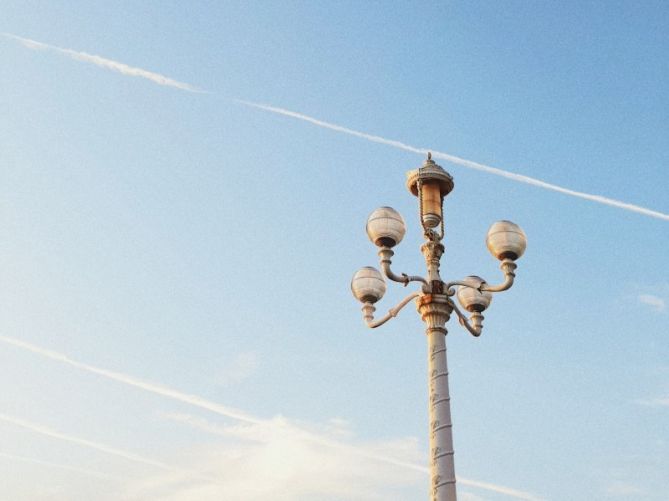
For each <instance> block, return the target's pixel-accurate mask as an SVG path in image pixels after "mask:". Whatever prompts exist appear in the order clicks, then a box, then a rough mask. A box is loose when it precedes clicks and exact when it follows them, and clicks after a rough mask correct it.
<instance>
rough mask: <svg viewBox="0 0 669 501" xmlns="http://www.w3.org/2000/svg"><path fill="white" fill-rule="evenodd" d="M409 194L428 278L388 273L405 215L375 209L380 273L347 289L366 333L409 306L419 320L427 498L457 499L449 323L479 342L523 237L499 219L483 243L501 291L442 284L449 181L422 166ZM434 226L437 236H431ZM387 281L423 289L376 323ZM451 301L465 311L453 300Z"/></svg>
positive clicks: (364, 275)
mask: <svg viewBox="0 0 669 501" xmlns="http://www.w3.org/2000/svg"><path fill="white" fill-rule="evenodd" d="M406 185H407V188H408V189H409V191H410V192H411V193H412V194H413V195H415V196H417V197H418V202H419V203H418V205H419V213H420V223H421V226H422V228H423V233H424V236H425V242H424V243H423V245H422V246H421V252H422V253H423V256H424V257H425V263H426V265H427V275H426V276H425V277H421V276H410V275H406V274H404V273H402V274H401V275H396V274H395V273H393V272H392V271H391V269H390V266H391V264H392V261H391V260H392V257H393V255H394V252H393V247H395V246H396V245H397V244H399V243H400V242H401V241H402V238H403V237H404V234H405V232H406V225H405V223H404V219H403V218H402V216H401V215H400V214H399V213H398V212H397V211H396V210H394V209H392V208H391V207H381V208H379V209H376V210H375V211H374V212H372V214H371V215H370V216H369V218H368V220H367V235H368V236H369V238H370V240H371V241H372V242H373V243H374V244H375V245H377V246H378V247H379V257H380V264H381V270H382V271H383V275H382V274H381V273H380V272H379V271H378V270H377V269H376V268H373V267H371V266H366V267H364V268H362V269H360V270H359V271H358V272H356V273H355V275H353V279H352V281H351V290H352V291H353V295H354V296H355V297H356V298H357V299H358V300H359V301H360V302H362V304H363V306H362V312H363V318H364V320H365V323H366V324H367V326H368V327H371V328H376V327H379V326H380V325H383V324H384V323H386V322H387V321H388V320H390V319H391V318H393V317H395V316H397V314H398V312H399V311H400V310H401V309H402V308H404V307H405V306H406V305H407V304H408V303H410V302H411V301H412V300H415V303H416V308H417V310H418V313H419V314H420V316H421V318H422V320H423V322H425V325H426V330H425V333H426V335H427V341H428V359H427V360H428V369H427V370H428V389H429V404H428V407H429V437H430V474H431V485H430V492H431V494H430V495H431V498H430V499H431V500H432V501H455V500H456V489H455V465H454V461H453V433H452V427H453V425H452V422H451V404H450V394H449V390H448V366H447V363H446V333H447V331H446V322H448V320H449V318H450V316H451V314H452V313H453V312H455V314H456V316H457V317H458V320H459V322H460V324H461V325H462V326H463V327H465V329H467V331H469V332H470V333H471V334H472V335H473V336H476V337H478V336H480V335H481V330H482V329H483V311H485V309H486V308H487V307H488V306H489V305H490V301H491V299H492V293H494V292H501V291H504V290H507V289H508V288H510V287H511V286H512V285H513V280H514V277H515V269H516V262H515V261H516V260H517V259H518V258H519V257H520V256H522V255H523V252H524V251H525V247H526V243H527V239H526V237H525V233H524V232H523V230H521V229H520V227H519V226H517V225H516V224H514V223H512V222H510V221H498V222H496V223H494V224H493V225H492V226H491V227H490V229H489V230H488V234H487V238H486V245H487V247H488V249H489V250H490V252H491V254H492V255H493V256H494V257H496V258H497V259H499V260H500V261H501V265H500V267H501V269H502V272H503V273H504V281H503V282H502V283H501V284H499V285H494V286H493V285H489V284H488V283H487V282H486V281H485V280H483V279H482V278H480V277H477V276H469V277H466V278H464V279H462V280H458V281H453V282H444V281H443V280H442V278H441V276H440V274H439V265H440V260H441V256H442V254H443V253H444V246H443V245H442V243H441V241H442V239H443V238H444V219H443V211H442V209H443V201H444V197H445V196H446V195H448V194H449V193H450V192H451V190H452V189H453V178H452V177H451V175H450V174H449V173H448V172H446V171H445V170H444V169H443V168H442V167H441V166H439V165H437V164H436V163H435V162H434V161H433V160H432V155H431V154H430V153H428V156H427V160H426V161H425V162H424V163H423V165H422V166H421V167H419V168H418V169H414V170H411V171H409V172H407V183H406ZM436 228H439V231H436ZM384 276H385V277H386V278H388V279H389V280H392V281H393V282H399V283H401V284H403V285H404V286H407V285H409V283H410V282H418V283H420V284H421V287H420V290H419V291H416V292H412V293H411V294H409V295H408V296H407V297H406V298H405V299H403V300H402V301H401V302H400V303H399V304H398V305H397V306H395V307H394V308H391V309H390V311H389V312H388V314H387V315H385V316H384V317H383V318H381V319H379V320H374V311H375V310H376V308H375V307H374V304H375V303H376V302H377V301H379V300H380V299H381V298H382V297H383V295H384V294H385V292H386V282H385V279H384ZM453 296H456V298H457V300H458V302H459V303H460V305H461V306H462V308H463V310H465V311H466V312H468V313H469V318H467V316H466V314H465V313H464V312H463V311H461V310H460V309H459V308H458V307H457V305H456V304H455V302H454V301H453Z"/></svg>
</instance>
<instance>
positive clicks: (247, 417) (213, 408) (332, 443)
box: [0, 336, 541, 501]
mask: <svg viewBox="0 0 669 501" xmlns="http://www.w3.org/2000/svg"><path fill="white" fill-rule="evenodd" d="M0 342H2V343H5V344H8V345H11V346H15V347H17V348H20V349H23V350H26V351H30V352H32V353H35V354H36V355H39V356H41V357H44V358H47V359H50V360H54V361H57V362H60V363H63V364H66V365H69V366H71V367H75V368H77V369H80V370H83V371H86V372H89V373H92V374H97V375H99V376H103V377H105V378H108V379H111V380H113V381H116V382H119V383H123V384H126V385H128V386H131V387H133V388H137V389H141V390H144V391H147V392H150V393H153V394H156V395H160V396H163V397H166V398H169V399H172V400H176V401H178V402H182V403H186V404H189V405H192V406H194V407H197V408H200V409H205V410H208V411H210V412H213V413H215V414H218V415H220V416H224V417H227V418H231V419H235V420H237V421H240V422H241V423H244V424H245V425H254V426H256V428H249V427H248V426H247V427H246V428H244V427H241V428H239V430H240V433H243V432H248V431H249V430H254V431H257V430H268V429H269V430H275V431H276V430H280V431H281V434H282V437H283V440H287V441H291V440H293V441H298V442H300V441H301V442H310V443H312V444H314V445H315V446H320V447H323V446H325V447H327V448H328V449H329V450H339V451H345V452H347V454H348V455H349V456H350V455H351V451H352V450H356V451H357V449H356V448H355V446H352V445H348V444H343V443H341V442H338V441H336V440H334V439H332V438H330V437H329V436H327V435H322V434H319V433H317V432H314V431H312V430H310V429H309V428H308V427H305V426H299V425H297V424H295V423H293V422H289V421H287V420H286V419H285V418H281V417H279V418H274V419H271V420H268V419H263V418H260V417H257V416H253V415H251V414H248V413H246V412H243V411H240V410H238V409H233V408H231V407H227V406H224V405H221V404H218V403H216V402H211V401H209V400H206V399H204V398H201V397H198V396H195V395H189V394H186V393H183V392H181V391H178V390H175V389H172V388H169V387H167V386H164V385H159V384H156V383H150V382H146V381H142V380H140V379H137V378H135V377H133V376H129V375H127V374H122V373H119V372H114V371H110V370H107V369H102V368H100V367H95V366H93V365H90V364H86V363H83V362H79V361H77V360H74V359H72V358H70V357H68V356H66V355H64V354H62V353H58V352H56V351H52V350H48V349H45V348H42V347H40V346H36V345H34V344H31V343H26V342H25V341H21V340H19V339H15V338H11V337H8V336H0ZM194 423H195V421H192V420H191V422H190V424H191V425H193V424H194ZM202 423H203V421H199V425H200V426H204V425H202ZM212 429H213V428H212ZM34 431H37V430H34ZM209 431H210V432H211V430H209ZM53 433H55V432H53ZM355 454H356V455H358V456H361V457H365V458H367V459H373V460H375V461H378V462H382V463H385V464H388V465H392V466H398V467H401V468H403V469H405V470H413V471H417V472H421V473H422V474H425V473H427V471H428V470H427V468H426V467H425V466H424V465H422V464H418V463H415V462H413V461H412V460H402V459H396V458H395V457H393V456H389V455H387V454H385V453H378V454H375V453H373V452H370V450H369V449H366V450H363V451H357V452H355ZM399 457H401V456H399ZM459 482H460V483H461V484H463V485H469V486H472V487H477V488H481V489H486V490H490V491H493V492H497V493H500V494H506V495H508V496H511V497H515V498H516V499H522V500H526V501H538V500H540V499H541V498H539V497H537V496H535V495H533V494H530V493H526V492H523V491H519V490H516V489H513V488H510V487H506V486H502V485H497V484H492V483H488V482H481V481H478V480H471V479H466V478H461V477H459Z"/></svg>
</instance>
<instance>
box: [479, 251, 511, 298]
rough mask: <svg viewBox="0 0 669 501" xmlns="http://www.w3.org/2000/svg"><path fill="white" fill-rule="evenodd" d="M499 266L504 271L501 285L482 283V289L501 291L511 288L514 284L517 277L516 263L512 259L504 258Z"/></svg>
mask: <svg viewBox="0 0 669 501" xmlns="http://www.w3.org/2000/svg"><path fill="white" fill-rule="evenodd" d="M499 267H500V268H501V269H502V271H503V272H504V282H502V283H501V284H499V285H488V284H483V285H481V291H488V292H501V291H505V290H507V289H510V288H511V286H512V285H513V279H514V278H515V277H516V273H515V270H516V268H517V265H516V263H514V262H513V261H512V260H511V259H504V260H503V261H502V264H500V266H499Z"/></svg>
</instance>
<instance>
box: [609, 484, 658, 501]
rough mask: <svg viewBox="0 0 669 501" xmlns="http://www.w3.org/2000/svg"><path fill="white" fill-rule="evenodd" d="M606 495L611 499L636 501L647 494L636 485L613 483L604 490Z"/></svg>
mask: <svg viewBox="0 0 669 501" xmlns="http://www.w3.org/2000/svg"><path fill="white" fill-rule="evenodd" d="M606 493H607V494H608V495H609V496H613V497H622V498H625V499H638V498H639V497H640V496H644V495H647V494H648V493H647V492H646V491H645V490H644V489H642V488H641V487H638V486H636V485H632V484H629V483H627V482H614V483H612V484H611V485H609V486H608V487H607V488H606Z"/></svg>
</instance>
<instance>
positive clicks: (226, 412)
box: [0, 336, 264, 424]
mask: <svg viewBox="0 0 669 501" xmlns="http://www.w3.org/2000/svg"><path fill="white" fill-rule="evenodd" d="M0 341H1V342H3V343H7V344H11V345H13V346H16V347H17V348H22V349H24V350H27V351H31V352H33V353H36V354H37V355H40V356H42V357H45V358H50V359H51V360H56V361H57V362H61V363H64V364H67V365H70V366H72V367H76V368H77V369H81V370H84V371H86V372H91V373H93V374H97V375H99V376H103V377H106V378H107V379H111V380H113V381H117V382H119V383H123V384H126V385H128V386H133V387H135V388H138V389H140V390H144V391H147V392H149V393H153V394H155V395H160V396H163V397H167V398H171V399H172V400H177V401H179V402H183V403H185V404H190V405H192V406H194V407H199V408H201V409H206V410H208V411H211V412H214V413H216V414H219V415H221V416H225V417H229V418H232V419H236V420H238V421H243V422H246V423H253V424H261V423H263V422H264V420H262V419H260V418H256V417H253V416H250V415H248V414H246V413H245V412H242V411H240V410H237V409H233V408H232V407H227V406H224V405H221V404H217V403H215V402H210V401H209V400H205V399H204V398H201V397H198V396H196V395H189V394H187V393H183V392H181V391H178V390H175V389H173V388H168V387H166V386H162V385H159V384H156V383H150V382H147V381H142V380H141V379H137V378H134V377H132V376H128V375H127V374H122V373H120V372H114V371H109V370H107V369H102V368H100V367H95V366H93V365H89V364H85V363H83V362H78V361H77V360H73V359H71V358H70V357H68V356H67V355H63V354H62V353H58V352H56V351H51V350H47V349H45V348H41V347H39V346H36V345H34V344H30V343H26V342H25V341H21V340H20V339H15V338H11V337H7V336H0Z"/></svg>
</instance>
